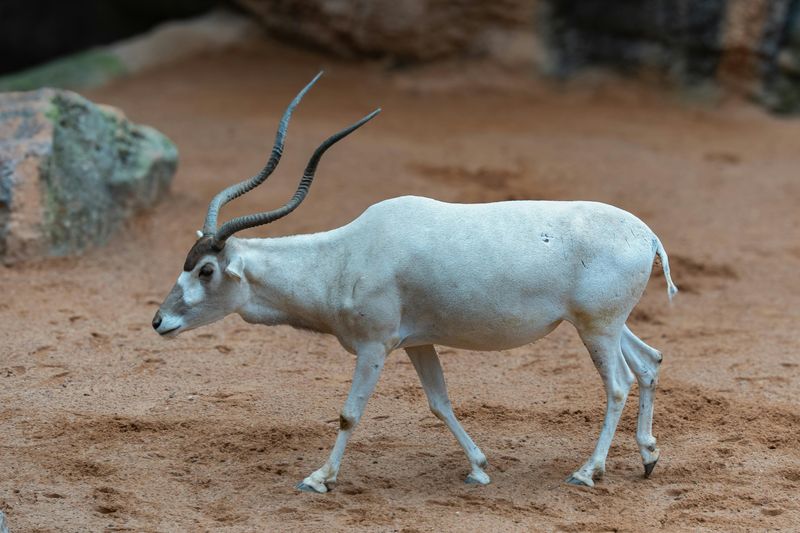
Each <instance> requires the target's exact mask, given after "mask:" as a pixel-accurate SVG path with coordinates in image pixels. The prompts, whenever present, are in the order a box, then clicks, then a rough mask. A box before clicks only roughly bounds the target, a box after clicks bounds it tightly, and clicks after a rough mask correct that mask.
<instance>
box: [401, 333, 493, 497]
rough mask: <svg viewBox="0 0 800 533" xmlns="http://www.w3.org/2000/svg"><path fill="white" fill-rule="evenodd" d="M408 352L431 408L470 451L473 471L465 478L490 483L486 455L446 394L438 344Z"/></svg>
mask: <svg viewBox="0 0 800 533" xmlns="http://www.w3.org/2000/svg"><path fill="white" fill-rule="evenodd" d="M406 353H407V354H408V358H409V359H411V362H412V363H413V364H414V368H415V369H416V371H417V375H418V376H419V380H420V382H421V383H422V388H423V389H424V390H425V395H426V396H427V397H428V405H429V406H430V408H431V412H432V413H433V414H434V415H436V417H437V418H438V419H439V420H441V421H442V422H444V423H445V424H447V427H448V428H450V431H451V432H452V433H453V435H454V436H455V437H456V440H458V443H459V444H460V445H461V447H462V448H464V452H465V453H466V454H467V458H468V459H469V464H470V467H471V472H470V473H469V475H468V476H467V479H466V482H467V483H479V484H481V485H488V484H489V476H487V475H486V472H484V471H483V469H484V468H486V456H485V455H483V452H482V451H481V450H480V448H478V447H477V446H476V445H475V443H474V442H473V441H472V439H471V438H470V437H469V435H467V432H466V431H464V428H462V427H461V424H459V422H458V419H457V418H456V415H455V413H453V406H452V405H451V404H450V398H448V396H447V384H446V383H445V381H444V373H443V372H442V365H441V363H440V362H439V355H438V354H437V353H436V348H434V347H433V346H432V345H427V346H415V347H413V348H406Z"/></svg>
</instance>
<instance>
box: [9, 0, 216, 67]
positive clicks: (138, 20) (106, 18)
mask: <svg viewBox="0 0 800 533" xmlns="http://www.w3.org/2000/svg"><path fill="white" fill-rule="evenodd" d="M217 3H218V2H217V1H215V0H1V1H0V74H4V73H9V72H15V71H18V70H22V69H24V68H27V67H31V66H34V65H37V64H40V63H43V62H45V61H48V60H50V59H55V58H57V57H59V56H63V55H66V54H70V53H73V52H77V51H80V50H84V49H86V48H89V47H91V46H96V45H101V44H107V43H110V42H113V41H117V40H119V39H123V38H125V37H130V36H132V35H136V34H138V33H141V32H143V31H146V30H148V29H149V28H151V27H152V26H154V25H155V24H157V23H158V22H160V21H163V20H169V19H176V18H183V17H189V16H193V15H197V14H200V13H203V12H205V11H208V10H209V9H210V8H211V7H213V6H214V5H215V4H217Z"/></svg>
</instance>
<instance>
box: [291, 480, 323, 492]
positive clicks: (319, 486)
mask: <svg viewBox="0 0 800 533" xmlns="http://www.w3.org/2000/svg"><path fill="white" fill-rule="evenodd" d="M295 488H296V489H297V490H300V491H303V492H313V493H317V494H325V493H326V492H328V490H330V489H328V486H327V485H326V484H325V483H315V482H313V481H309V480H307V479H306V480H303V481H301V482H300V483H298V484H297V485H295Z"/></svg>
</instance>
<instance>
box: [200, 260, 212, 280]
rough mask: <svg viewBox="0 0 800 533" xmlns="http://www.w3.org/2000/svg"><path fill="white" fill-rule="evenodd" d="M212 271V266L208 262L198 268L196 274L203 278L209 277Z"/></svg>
mask: <svg viewBox="0 0 800 533" xmlns="http://www.w3.org/2000/svg"><path fill="white" fill-rule="evenodd" d="M213 273H214V267H213V266H211V265H209V264H205V265H203V266H202V267H201V268H200V272H198V275H199V276H200V277H201V278H203V279H210V278H211V275H212V274H213Z"/></svg>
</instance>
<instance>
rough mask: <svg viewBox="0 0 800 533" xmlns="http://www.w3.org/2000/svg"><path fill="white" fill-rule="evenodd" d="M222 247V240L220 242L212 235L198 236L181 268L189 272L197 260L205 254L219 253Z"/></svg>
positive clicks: (223, 244) (223, 245)
mask: <svg viewBox="0 0 800 533" xmlns="http://www.w3.org/2000/svg"><path fill="white" fill-rule="evenodd" d="M224 247H225V243H224V242H223V243H220V242H218V241H217V240H215V239H214V238H213V237H208V236H206V237H200V238H199V239H197V242H196V243H194V246H192V249H191V250H189V254H188V255H187V256H186V261H184V263H183V270H184V271H186V272H191V271H192V270H194V267H196V266H197V262H198V261H200V259H202V258H203V257H205V256H207V255H216V254H218V253H220V252H221V251H222V249H223V248H224Z"/></svg>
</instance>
